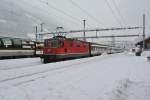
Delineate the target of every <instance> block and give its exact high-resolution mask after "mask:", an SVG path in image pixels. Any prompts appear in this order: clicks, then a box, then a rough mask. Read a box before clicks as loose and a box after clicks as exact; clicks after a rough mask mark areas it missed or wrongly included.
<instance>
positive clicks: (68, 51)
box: [42, 36, 108, 63]
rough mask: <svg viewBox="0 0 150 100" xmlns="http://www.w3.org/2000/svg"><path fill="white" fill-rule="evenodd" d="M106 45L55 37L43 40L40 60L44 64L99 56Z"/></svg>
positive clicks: (105, 48)
mask: <svg viewBox="0 0 150 100" xmlns="http://www.w3.org/2000/svg"><path fill="white" fill-rule="evenodd" d="M107 49H108V47H107V46H106V45H100V44H96V43H90V42H85V41H81V40H76V39H71V38H65V37H63V36H55V37H53V38H51V39H45V41H44V48H43V55H42V59H43V62H44V63H48V62H53V61H59V60H65V59H72V58H81V57H87V56H94V55H100V54H101V53H102V52H104V51H106V50H107Z"/></svg>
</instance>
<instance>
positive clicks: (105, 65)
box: [0, 53, 150, 100]
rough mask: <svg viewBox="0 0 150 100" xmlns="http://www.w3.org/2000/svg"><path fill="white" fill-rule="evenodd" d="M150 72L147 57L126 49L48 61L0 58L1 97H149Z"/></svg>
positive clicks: (65, 99)
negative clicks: (86, 56) (124, 50)
mask: <svg viewBox="0 0 150 100" xmlns="http://www.w3.org/2000/svg"><path fill="white" fill-rule="evenodd" d="M32 59H33V60H32ZM5 66H6V67H7V68H9V69H4V67H5ZM16 66H17V67H16ZM19 66H23V67H19ZM25 66H26V67H25ZM11 67H12V68H11ZM149 76H150V62H148V61H147V60H146V57H145V56H140V57H136V56H134V55H132V54H129V53H122V54H112V55H102V56H97V57H90V58H83V59H76V60H70V61H64V62H57V63H49V64H41V63H40V59H39V58H28V59H24V60H23V61H21V60H20V59H15V60H1V61H0V100H150V78H149Z"/></svg>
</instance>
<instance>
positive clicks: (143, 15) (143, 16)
mask: <svg viewBox="0 0 150 100" xmlns="http://www.w3.org/2000/svg"><path fill="white" fill-rule="evenodd" d="M144 49H145V14H143V51H144Z"/></svg>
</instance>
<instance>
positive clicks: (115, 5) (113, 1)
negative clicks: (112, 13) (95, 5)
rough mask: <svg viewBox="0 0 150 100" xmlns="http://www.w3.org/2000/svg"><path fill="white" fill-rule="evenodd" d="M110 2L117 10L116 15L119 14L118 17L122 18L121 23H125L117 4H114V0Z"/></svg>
mask: <svg viewBox="0 0 150 100" xmlns="http://www.w3.org/2000/svg"><path fill="white" fill-rule="evenodd" d="M112 3H113V5H114V7H115V9H116V11H117V12H118V15H119V16H120V18H121V19H122V21H123V23H125V20H124V17H123V16H122V14H121V12H120V10H119V8H118V6H117V5H116V2H115V0H112Z"/></svg>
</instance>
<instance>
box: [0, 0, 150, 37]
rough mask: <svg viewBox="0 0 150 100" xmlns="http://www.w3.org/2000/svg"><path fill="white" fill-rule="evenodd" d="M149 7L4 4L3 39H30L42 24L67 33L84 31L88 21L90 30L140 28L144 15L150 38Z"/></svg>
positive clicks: (129, 0)
mask: <svg viewBox="0 0 150 100" xmlns="http://www.w3.org/2000/svg"><path fill="white" fill-rule="evenodd" d="M149 6H150V1H149V0H30V1H29V0H1V2H0V12H1V13H0V35H8V34H9V35H13V36H14V35H16V36H17V37H22V36H26V35H27V34H30V33H33V32H34V31H35V30H34V26H35V25H39V24H40V23H44V28H45V30H49V31H55V28H56V27H57V26H62V27H64V28H65V29H66V30H72V29H82V28H83V22H82V20H83V19H86V28H97V27H98V28H106V27H121V26H138V25H142V14H143V13H145V14H146V18H147V20H146V33H147V34H150V29H149V27H150V21H149V18H150V7H149ZM110 8H112V9H113V10H111V9H110ZM116 8H117V9H116ZM141 32H142V31H141V30H137V31H123V32H122V31H117V32H116V31H114V32H112V33H111V34H116V33H118V34H127V33H141ZM102 33H103V32H102ZM104 34H106V33H105V32H104ZM109 34H110V32H109Z"/></svg>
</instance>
